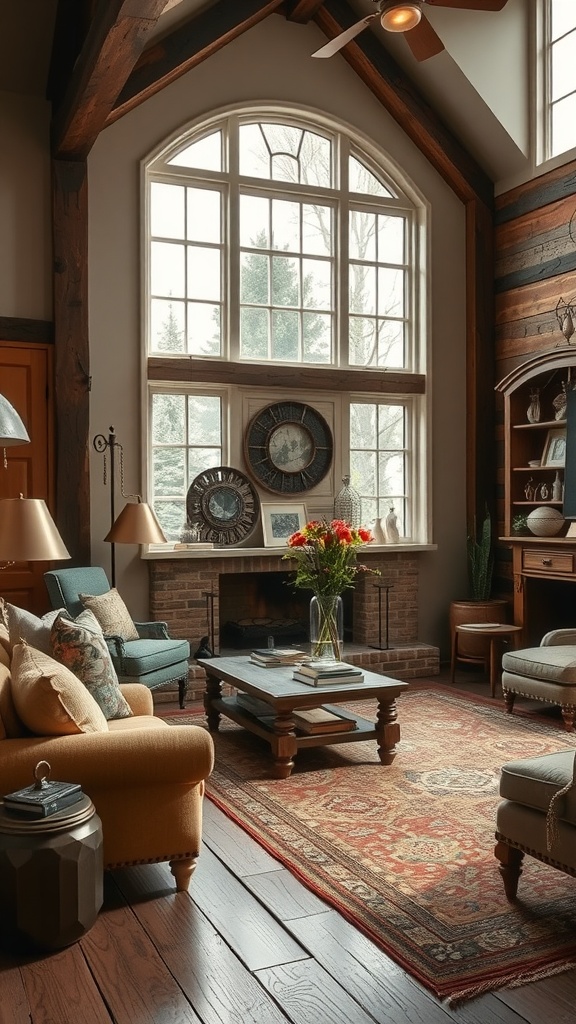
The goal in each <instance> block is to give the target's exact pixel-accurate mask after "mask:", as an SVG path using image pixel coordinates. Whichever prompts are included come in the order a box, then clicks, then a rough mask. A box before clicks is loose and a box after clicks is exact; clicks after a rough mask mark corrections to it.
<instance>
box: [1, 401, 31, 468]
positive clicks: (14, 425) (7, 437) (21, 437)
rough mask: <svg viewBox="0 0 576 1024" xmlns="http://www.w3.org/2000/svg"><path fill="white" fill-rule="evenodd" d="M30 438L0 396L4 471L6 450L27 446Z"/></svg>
mask: <svg viewBox="0 0 576 1024" xmlns="http://www.w3.org/2000/svg"><path fill="white" fill-rule="evenodd" d="M29 443H30V438H29V436H28V431H27V430H26V427H25V426H24V424H23V422H22V419H21V418H20V416H19V414H18V413H17V412H16V409H15V408H14V406H13V405H10V402H9V401H8V399H7V398H4V395H0V446H1V447H2V448H3V449H4V469H6V468H7V466H8V460H7V458H6V449H7V448H9V447H12V445H16V444H29Z"/></svg>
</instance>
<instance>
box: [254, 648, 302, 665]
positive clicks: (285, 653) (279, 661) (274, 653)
mask: <svg viewBox="0 0 576 1024" xmlns="http://www.w3.org/2000/svg"><path fill="white" fill-rule="evenodd" d="M307 659H308V655H307V654H306V651H297V650H296V649H295V648H294V647H262V648H261V649H260V650H256V651H252V654H251V655H250V661H251V662H252V664H253V665H260V667H261V668H280V667H281V666H282V665H299V664H300V662H302V661H306V660H307Z"/></svg>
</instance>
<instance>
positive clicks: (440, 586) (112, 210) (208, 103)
mask: <svg viewBox="0 0 576 1024" xmlns="http://www.w3.org/2000/svg"><path fill="white" fill-rule="evenodd" d="M323 38H324V37H323V36H322V34H321V33H320V32H319V31H318V30H317V29H316V28H315V27H314V26H312V25H310V26H300V25H294V24H290V23H287V22H286V21H284V20H283V19H281V18H275V17H271V18H268V19H267V20H266V21H265V22H264V23H263V24H261V25H258V26H257V27H256V28H254V29H252V30H251V31H250V32H249V33H246V34H245V35H244V36H242V37H241V38H240V39H238V40H236V41H235V42H234V43H232V44H230V45H229V46H227V47H226V49H225V50H223V51H220V52H219V53H217V54H216V55H215V56H214V57H212V58H211V59H210V60H209V61H206V62H204V63H203V64H201V65H200V66H199V67H198V68H196V69H195V70H193V71H191V72H190V73H189V74H188V75H186V76H184V77H183V78H181V79H179V80H178V81H177V82H175V83H174V84H173V85H171V86H169V87H168V88H167V89H165V90H164V91H163V92H162V93H161V94H159V95H157V96H154V97H152V99H150V100H149V101H148V102H147V103H145V104H143V105H142V106H141V107H139V108H138V109H137V110H135V111H133V112H132V113H131V114H128V115H127V116H126V117H124V118H123V119H122V120H121V121H119V122H117V123H116V124H114V125H112V126H111V127H110V128H108V129H106V130H105V131H104V132H103V133H102V134H101V135H100V137H99V139H98V141H97V143H96V145H95V147H94V149H93V150H92V153H91V155H90V158H89V203H90V223H89V236H90V251H89V268H90V277H89V294H90V336H91V373H92V395H91V432H92V434H95V433H100V432H101V433H107V431H108V427H109V426H110V425H114V427H115V428H116V433H117V436H118V440H119V441H120V442H121V443H122V444H123V445H124V451H125V463H126V490H127V491H130V490H138V489H139V488H140V487H141V479H142V478H141V465H142V463H141V460H142V443H141V408H140V397H141V386H140V366H141V364H140V309H141V294H140V270H139V262H140V230H139V217H140V194H139V187H140V161H141V160H142V159H143V158H144V157H145V156H147V155H148V154H149V153H150V152H151V151H152V150H153V149H154V147H155V146H157V145H158V144H159V143H160V142H161V141H162V140H163V139H165V138H167V137H168V136H170V135H171V134H172V133H173V132H175V131H176V130H177V129H179V128H180V127H183V126H185V125H186V124H187V123H188V122H190V121H192V120H193V119H194V118H196V117H198V116H200V115H201V114H203V113H205V112H208V111H211V110H214V109H217V108H220V107H225V106H226V105H230V104H238V103H241V102H249V101H254V102H258V101H265V102H269V101H275V100H277V101H282V102H288V103H291V104H299V105H303V106H305V107H309V108H311V109H314V110H318V111H321V112H325V113H327V114H329V115H330V116H333V117H337V118H341V119H342V120H343V121H344V122H347V123H348V124H349V125H353V126H354V127H355V128H356V129H357V130H358V131H359V132H361V133H362V134H364V135H366V136H368V137H369V138H371V139H372V140H373V141H374V143H375V144H376V145H377V146H378V147H380V148H381V149H382V150H383V151H384V152H386V153H387V154H389V155H390V157H391V158H392V159H393V160H394V161H396V162H397V163H398V164H399V165H400V166H401V167H402V168H403V169H404V170H405V172H406V173H407V174H408V176H409V178H410V179H411V180H412V182H413V183H414V186H415V187H416V188H417V189H418V190H420V192H421V194H422V195H423V196H424V198H425V200H426V201H427V202H428V203H429V204H430V207H431V211H432V213H431V258H430V265H431V282H432V295H431V323H432V359H431V373H430V379H431V382H432V387H433V403H432V423H433V451H432V456H431V458H432V467H433V469H432V473H433V492H434V541H435V542H436V543H437V544H438V551H437V552H434V553H430V554H428V555H426V556H423V570H422V592H421V608H420V628H421V635H420V638H419V639H421V640H422V641H424V642H429V643H441V644H442V645H443V647H444V649H446V644H447V625H446V620H447V610H448V604H449V602H450V600H451V599H452V598H454V597H461V596H462V595H463V594H464V593H465V589H466V582H465V581H466V556H465V486H464V480H465V387H464V379H465V307H464V284H465V282H464V274H465V247H464V227H465V225H464V210H463V208H462V205H461V204H460V202H459V201H458V200H457V199H456V198H455V196H454V195H453V193H452V191H451V190H450V189H449V188H448V186H447V185H446V184H445V183H444V182H443V181H442V179H441V178H440V177H439V176H438V175H437V174H436V172H435V171H433V170H431V168H430V166H429V165H428V163H427V161H426V160H425V158H424V157H423V156H422V154H421V153H420V152H419V150H417V149H416V148H415V146H414V145H413V144H412V143H411V142H410V141H409V140H408V138H407V137H406V136H405V134H404V133H403V131H402V129H401V128H400V127H399V126H398V125H397V124H396V122H395V121H393V120H392V118H391V117H389V116H388V114H387V113H386V112H385V111H384V110H383V108H382V107H381V106H380V104H379V103H378V102H377V101H376V99H375V98H374V97H373V96H372V94H371V93H370V92H369V91H368V90H367V89H366V88H365V87H364V86H363V85H362V84H361V83H360V82H359V80H358V78H357V77H356V76H355V75H354V73H353V72H352V71H351V70H350V69H349V67H348V65H347V64H346V63H345V62H344V60H343V59H342V58H335V59H333V60H330V61H314V60H311V59H310V53H311V52H312V50H313V49H315V48H316V47H317V46H319V45H320V44H321V42H322V41H323ZM108 514H109V498H108V490H107V488H105V487H104V486H103V484H102V458H101V456H98V455H96V454H95V453H93V454H92V531H93V560H94V561H96V562H99V561H102V564H104V565H106V566H108V564H109V562H108V559H109V552H108V550H107V546H106V545H104V544H103V543H102V542H101V540H100V538H101V537H103V536H104V534H105V533H106V531H107V529H108V525H109V521H108ZM116 557H117V581H118V584H119V586H120V587H121V588H122V590H123V593H124V595H125V596H126V597H127V599H128V602H129V604H130V606H131V609H132V611H133V613H134V614H135V615H137V616H138V615H145V614H146V613H147V605H146V592H147V586H146V584H147V578H146V577H147V568H146V565H145V564H143V563H141V562H140V561H139V559H138V553H137V551H136V550H135V549H132V548H120V547H117V549H116Z"/></svg>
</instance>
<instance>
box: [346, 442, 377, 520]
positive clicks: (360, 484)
mask: <svg viewBox="0 0 576 1024" xmlns="http://www.w3.org/2000/svg"><path fill="white" fill-rule="evenodd" d="M350 471H351V474H352V478H353V480H354V486H355V487H356V489H357V490H358V491H359V493H360V496H361V498H362V507H363V508H364V498H365V497H370V496H373V495H375V494H376V453H375V452H354V451H351V452H350Z"/></svg>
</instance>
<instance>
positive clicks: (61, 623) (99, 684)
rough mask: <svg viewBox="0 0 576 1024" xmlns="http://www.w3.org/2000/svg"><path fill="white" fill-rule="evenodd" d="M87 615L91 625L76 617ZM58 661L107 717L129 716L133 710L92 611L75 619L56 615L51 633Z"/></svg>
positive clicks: (53, 648) (53, 650)
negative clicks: (77, 680) (119, 681)
mask: <svg viewBox="0 0 576 1024" xmlns="http://www.w3.org/2000/svg"><path fill="white" fill-rule="evenodd" d="M88 616H90V617H91V618H92V619H93V620H94V621H93V627H95V628H92V629H90V628H89V626H88V624H86V625H84V624H82V623H81V622H80V621H79V620H80V619H82V618H83V617H84V618H87V617H88ZM50 640H51V644H52V653H53V654H54V657H55V658H56V659H57V661H59V662H61V663H62V664H63V665H65V666H66V668H69V669H70V671H71V672H73V673H74V675H76V676H78V678H79V679H80V680H81V682H82V683H83V684H84V686H85V687H86V688H87V690H88V691H89V692H90V693H91V694H92V696H93V698H94V700H95V701H96V703H97V704H98V706H99V707H100V708H101V710H102V712H103V713H104V717H105V718H106V719H110V718H128V717H129V716H130V715H131V714H132V712H131V710H130V706H129V705H128V703H127V702H126V700H125V698H124V697H123V696H122V691H121V690H120V685H119V683H118V676H117V675H116V669H115V668H114V665H113V664H112V658H111V655H110V651H109V650H108V644H107V643H106V641H105V639H104V636H103V634H102V630H101V629H100V627H99V625H98V622H97V621H96V619H95V618H94V616H93V614H92V612H90V611H89V610H86V611H85V612H83V613H82V614H81V615H79V616H78V619H76V621H75V622H71V621H70V620H69V619H66V618H64V617H63V616H61V615H59V616H58V618H57V619H56V621H55V622H54V624H53V626H52V630H51V634H50Z"/></svg>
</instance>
